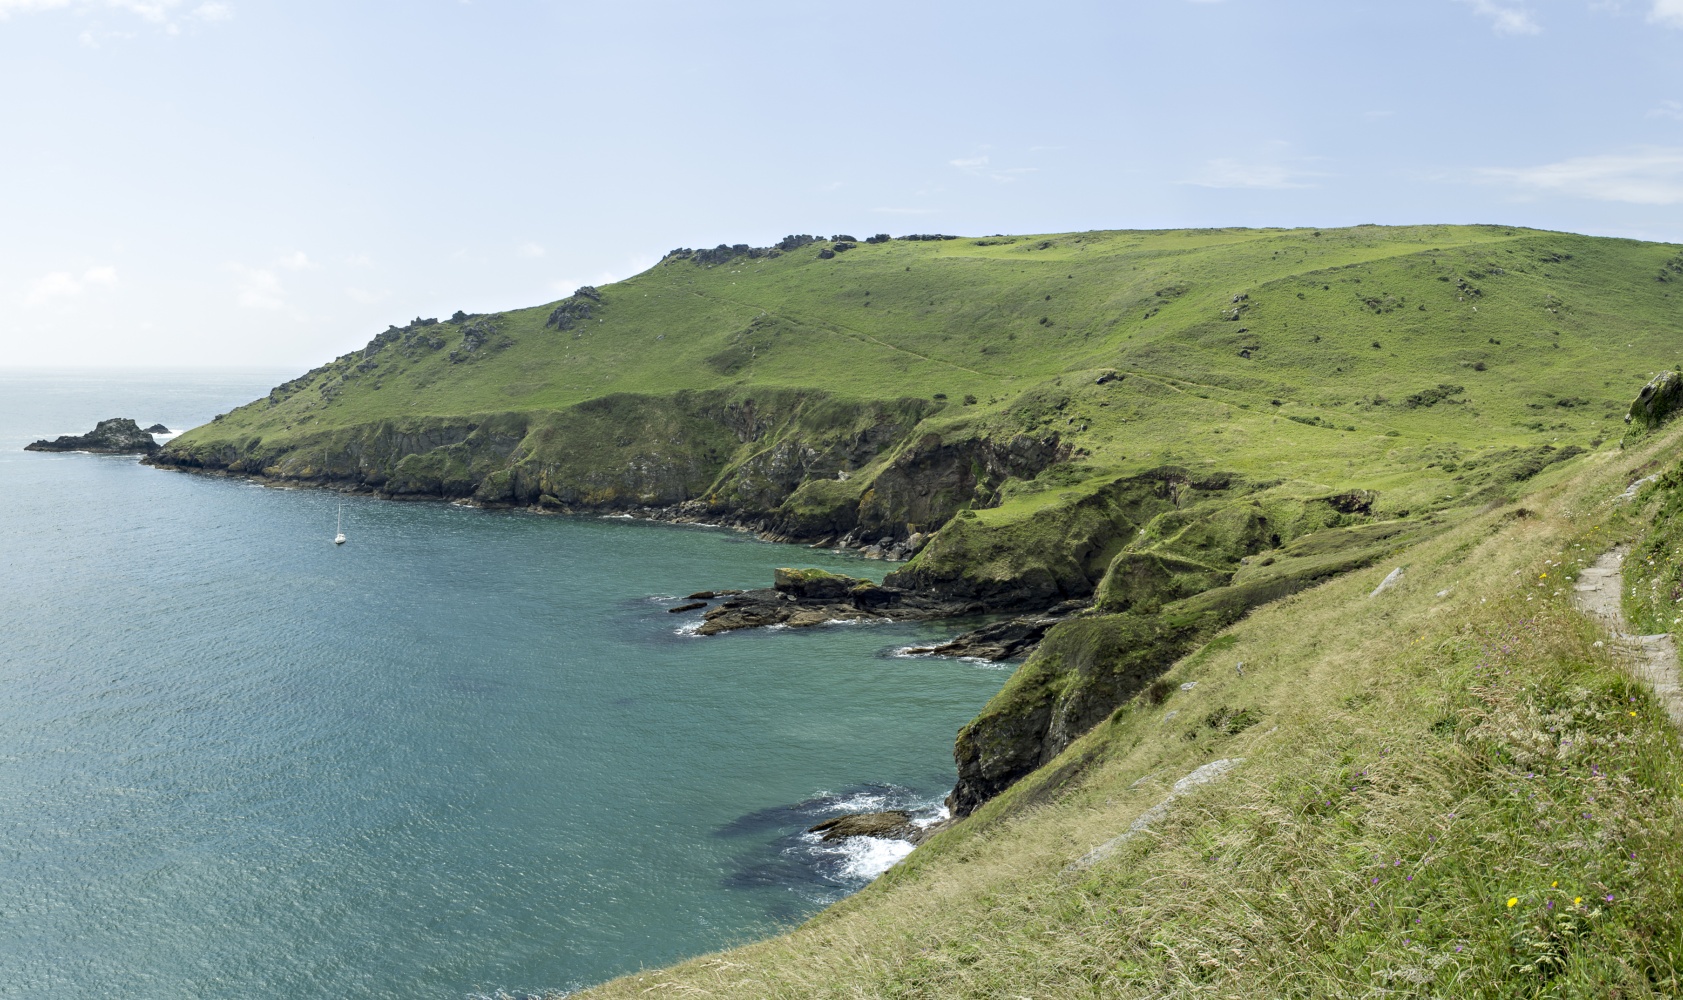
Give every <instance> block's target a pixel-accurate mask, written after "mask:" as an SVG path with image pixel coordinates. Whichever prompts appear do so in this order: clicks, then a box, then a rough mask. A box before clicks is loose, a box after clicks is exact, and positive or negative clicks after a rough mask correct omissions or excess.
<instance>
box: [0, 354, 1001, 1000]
mask: <svg viewBox="0 0 1683 1000" xmlns="http://www.w3.org/2000/svg"><path fill="white" fill-rule="evenodd" d="M288 374H289V373H284V372H249V373H219V374H214V375H205V374H175V375H171V374H160V373H137V374H122V373H113V374H105V375H87V374H66V373H33V374H19V373H15V372H14V373H0V496H3V497H4V498H5V511H6V512H5V515H4V517H3V518H0V637H3V642H0V995H4V996H14V995H15V996H31V997H48V996H54V997H56V996H66V997H68V996H91V995H111V996H122V997H125V998H154V997H156V998H164V997H168V998H180V997H189V996H191V997H263V998H266V1000H288V998H305V997H308V998H320V997H329V996H331V997H399V996H401V997H405V998H425V997H441V998H463V997H471V996H477V995H495V994H497V993H498V992H499V991H501V992H507V993H511V994H519V993H523V992H532V993H539V992H545V991H562V990H566V989H570V988H574V987H577V986H579V985H583V984H588V983H591V982H596V981H599V980H602V979H604V978H607V977H610V976H612V975H614V974H617V973H620V972H625V971H630V970H634V969H636V968H638V967H641V966H648V965H654V964H658V963H664V962H668V961H671V960H673V959H676V958H680V957H683V956H686V955H690V954H694V953H697V952H700V951H704V950H708V949H711V948H716V947H720V946H723V945H727V944H730V943H733V942H737V941H740V940H743V939H745V938H748V937H751V936H754V935H759V934H763V933H765V932H767V931H770V930H772V929H774V928H776V927H778V926H781V925H786V924H788V923H790V922H793V921H797V920H800V919H801V918H803V917H805V916H807V915H809V914H811V913H812V912H814V911H815V910H816V909H817V908H819V907H820V906H822V905H823V904H824V903H826V902H828V901H831V900H834V899H837V898H839V897H840V896H842V895H844V894H846V893H847V892H849V891H852V890H854V889H856V888H858V887H859V886H860V885H862V884H864V881H865V879H866V878H867V877H868V876H869V875H870V874H871V873H872V872H874V871H876V870H880V868H881V867H882V865H883V864H885V863H886V861H887V860H888V855H886V854H885V853H884V852H885V851H886V850H887V847H886V845H882V844H871V843H868V842H867V843H861V844H856V845H853V847H852V848H851V849H850V850H849V851H847V852H837V851H827V850H821V849H819V848H818V847H816V846H814V845H812V844H809V843H807V842H806V841H805V840H803V839H802V838H800V837H799V836H798V834H799V832H800V830H801V829H802V828H803V827H804V826H806V825H810V824H811V823H814V822H816V821H817V820H818V819H819V818H822V817H823V816H825V815H829V814H832V813H833V812H835V811H837V810H838V809H840V808H843V807H845V806H847V805H849V804H852V805H874V804H882V803H889V804H900V805H921V806H924V807H928V808H932V807H933V805H934V803H935V802H936V801H937V800H938V799H939V797H940V796H941V795H942V794H944V792H945V791H946V789H947V788H948V787H949V786H950V784H951V782H952V778H953V773H952V757H951V752H952V737H953V734H954V732H955V731H956V730H957V728H958V727H959V726H960V725H962V724H963V723H964V722H965V721H966V720H967V719H969V718H970V717H971V716H972V715H974V714H975V712H976V710H977V709H978V708H979V707H980V706H981V704H982V703H983V702H984V701H986V699H987V698H988V697H989V696H990V695H992V693H993V692H994V691H995V690H997V689H998V687H999V685H1000V684H1001V683H1002V682H1003V680H1004V678H1005V676H1006V674H1005V673H1004V672H1002V671H1000V670H997V669H993V668H989V667H984V666H978V665H975V664H969V663H962V662H953V661H936V660H927V659H907V658H902V657H896V656H894V655H893V653H892V651H893V650H894V649H895V648H896V647H899V646H904V645H907V644H910V643H914V642H921V641H926V640H928V639H930V638H933V637H934V636H936V635H938V634H946V632H945V631H944V630H938V629H933V628H930V627H926V626H837V627H828V628H821V629H808V630H783V631H770V632H757V633H744V634H738V635H727V636H720V637H713V638H700V637H696V636H691V635H683V634H680V632H681V626H682V625H683V624H684V623H685V622H694V621H695V620H696V619H695V617H694V615H693V614H691V615H673V614H668V613H667V611H666V608H667V607H670V606H671V605H672V604H673V603H674V601H673V598H674V597H676V596H678V595H683V594H687V593H689V592H691V591H693V590H697V589H700V588H703V587H715V586H755V585H764V584H765V583H766V582H767V581H769V579H770V575H771V570H772V569H773V567H775V566H777V565H787V564H790V563H797V564H802V565H819V566H826V567H830V568H836V569H841V570H844V571H848V572H853V573H855V574H863V575H873V576H880V574H881V572H882V571H883V570H884V569H885V568H886V567H884V566H883V565H882V564H880V563H865V562H862V561H857V560H852V559H848V558H844V557H841V556H836V555H831V554H828V553H813V552H809V551H806V550H800V549H794V548H791V547H788V546H776V545H769V544H765V543H761V542H757V541H754V540H752V539H749V538H745V537H744V536H741V535H738V534H735V533H731V532H725V531H718V530H710V529H699V528H684V527H674V526H667V525H653V524H646V523H631V522H626V521H618V520H604V519H600V518H555V517H542V516H536V515H531V514H526V513H518V512H486V511H479V510H473V509H468V508H462V507H454V506H449V505H445V504H439V503H396V502H382V501H378V500H372V499H366V498H358V497H351V498H345V499H344V501H343V502H344V513H345V522H346V523H345V531H346V534H347V535H349V536H350V542H349V544H347V545H345V546H343V547H340V548H336V547H334V546H333V544H332V535H333V525H334V516H335V511H336V508H337V506H338V504H339V503H340V498H339V497H338V496H337V495H334V494H331V493H327V492H322V491H314V490H283V489H272V488H263V487H258V486H255V485H252V484H249V483H246V482H243V481H240V480H235V479H221V478H210V477H203V476H193V475H184V474H180V473H174V472H163V471H159V470H155V469H151V468H148V467H145V466H141V465H139V464H138V463H137V462H136V461H135V460H134V459H132V458H121V457H103V456H92V455H40V454H34V453H24V452H22V451H20V450H19V449H20V448H21V447H22V445H23V444H25V443H27V442H28V441H29V440H32V439H34V438H36V437H41V436H49V435H57V434H60V433H70V432H76V433H80V432H82V431H85V430H87V429H88V428H90V427H92V425H93V424H94V423H95V422H96V421H97V420H98V419H100V418H103V417H109V416H132V417H134V418H135V419H137V420H139V421H140V422H141V424H142V425H143V426H145V425H147V424H150V423H153V422H154V421H161V422H163V423H165V424H167V425H169V426H171V427H184V426H191V425H193V424H196V423H199V422H202V421H204V420H205V419H208V418H209V417H210V416H211V415H212V414H214V413H216V412H218V411H221V410H225V409H228V408H229V407H231V406H233V405H235V404H238V403H240V402H243V401H245V400H248V399H251V398H253V397H254V396H256V395H259V394H261V393H263V392H265V391H266V390H267V389H268V387H269V386H271V385H273V384H275V383H277V382H279V381H281V380H283V379H284V378H286V377H287V376H288ZM926 811H927V809H926Z"/></svg>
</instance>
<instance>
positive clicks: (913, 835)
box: [807, 809, 923, 844]
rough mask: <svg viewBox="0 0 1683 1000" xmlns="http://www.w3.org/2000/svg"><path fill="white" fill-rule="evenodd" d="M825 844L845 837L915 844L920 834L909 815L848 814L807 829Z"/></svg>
mask: <svg viewBox="0 0 1683 1000" xmlns="http://www.w3.org/2000/svg"><path fill="white" fill-rule="evenodd" d="M807 832H808V833H816V834H818V835H819V839H821V840H823V841H825V842H826V843H829V842H833V841H837V840H845V839H846V838H848V837H878V838H880V839H883V840H909V841H911V842H912V843H914V844H915V843H917V841H918V839H919V837H918V835H919V834H920V833H922V832H923V831H922V830H920V829H919V828H918V826H917V824H915V823H913V822H912V814H911V813H909V812H906V811H904V810H902V809H889V810H887V811H884V812H874V813H850V814H848V815H846V816H837V817H835V818H834V819H827V820H825V821H824V822H822V823H819V824H818V825H816V826H813V827H810V828H808V829H807Z"/></svg>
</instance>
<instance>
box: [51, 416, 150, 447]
mask: <svg viewBox="0 0 1683 1000" xmlns="http://www.w3.org/2000/svg"><path fill="white" fill-rule="evenodd" d="M23 450H24V451H93V452H99V453H101V454H106V455H150V454H152V453H153V452H155V451H157V450H158V442H156V441H154V440H152V435H151V434H148V433H147V432H146V431H143V430H141V429H140V425H139V424H137V423H135V422H134V421H133V420H130V419H129V418H128V417H113V418H111V419H110V420H101V421H100V422H99V425H98V426H97V427H95V428H94V429H93V430H91V431H89V432H88V433H86V434H65V435H61V436H60V437H58V438H57V439H56V440H52V441H47V440H44V439H43V440H40V441H36V442H35V443H34V444H31V445H27V446H25V447H24V449H23Z"/></svg>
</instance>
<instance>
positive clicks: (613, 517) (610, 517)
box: [602, 514, 637, 521]
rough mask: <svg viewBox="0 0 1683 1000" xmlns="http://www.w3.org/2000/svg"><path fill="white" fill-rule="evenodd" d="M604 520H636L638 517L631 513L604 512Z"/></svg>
mask: <svg viewBox="0 0 1683 1000" xmlns="http://www.w3.org/2000/svg"><path fill="white" fill-rule="evenodd" d="M602 520H604V521H635V520H637V519H636V518H635V517H633V516H632V515H630V514H603V515H602Z"/></svg>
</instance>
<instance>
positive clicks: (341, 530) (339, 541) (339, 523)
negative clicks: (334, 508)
mask: <svg viewBox="0 0 1683 1000" xmlns="http://www.w3.org/2000/svg"><path fill="white" fill-rule="evenodd" d="M333 531H334V535H333V544H334V545H343V544H345V505H344V504H340V505H339V516H338V517H337V518H335V519H334V521H333Z"/></svg>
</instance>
